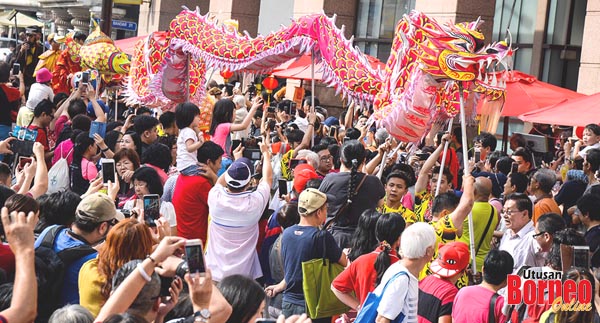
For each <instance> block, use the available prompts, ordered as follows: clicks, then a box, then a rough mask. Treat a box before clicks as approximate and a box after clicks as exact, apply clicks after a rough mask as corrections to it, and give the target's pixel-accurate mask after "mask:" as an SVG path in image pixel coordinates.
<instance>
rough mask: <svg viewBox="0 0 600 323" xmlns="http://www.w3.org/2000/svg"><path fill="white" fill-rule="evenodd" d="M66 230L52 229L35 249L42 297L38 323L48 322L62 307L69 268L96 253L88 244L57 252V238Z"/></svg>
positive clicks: (61, 228)
mask: <svg viewBox="0 0 600 323" xmlns="http://www.w3.org/2000/svg"><path fill="white" fill-rule="evenodd" d="M64 229H66V228H65V227H64V226H62V225H57V226H55V227H52V228H51V229H50V230H48V232H47V233H46V235H45V236H44V238H43V239H42V242H41V244H40V245H39V246H38V247H37V248H36V249H35V272H36V276H37V282H38V295H40V297H38V316H37V318H36V320H35V322H36V323H37V322H40V323H41V322H48V319H49V318H50V316H51V315H52V313H54V311H56V310H57V309H58V308H60V307H61V306H62V304H61V300H62V289H63V280H64V276H65V272H66V270H67V268H69V266H70V265H71V264H72V263H73V262H75V261H76V260H78V259H81V258H82V257H85V256H87V255H90V254H92V253H95V252H96V250H95V249H94V248H92V247H91V246H90V245H87V244H86V245H80V246H77V247H74V248H69V249H65V250H62V251H60V252H58V253H57V252H55V251H54V242H55V240H56V236H57V235H58V233H59V232H61V231H62V230H64Z"/></svg>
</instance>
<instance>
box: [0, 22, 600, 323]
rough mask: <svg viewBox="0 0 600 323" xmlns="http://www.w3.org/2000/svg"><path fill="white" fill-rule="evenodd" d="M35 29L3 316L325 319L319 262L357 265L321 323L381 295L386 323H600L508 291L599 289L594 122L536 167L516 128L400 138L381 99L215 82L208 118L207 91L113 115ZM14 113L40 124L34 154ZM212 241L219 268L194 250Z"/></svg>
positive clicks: (337, 283) (10, 172)
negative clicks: (506, 134) (155, 203)
mask: <svg viewBox="0 0 600 323" xmlns="http://www.w3.org/2000/svg"><path fill="white" fill-rule="evenodd" d="M84 36H85V35H84ZM27 37H28V38H27V39H28V43H25V44H29V45H27V46H22V47H21V48H20V49H18V50H17V52H18V54H17V58H16V60H19V59H21V58H22V57H23V56H25V60H24V61H22V62H23V64H22V65H23V66H22V67H21V70H20V71H19V73H18V74H17V75H12V76H11V70H12V69H11V65H10V64H8V63H5V62H1V63H0V83H1V84H0V102H2V105H1V106H2V107H4V108H3V109H0V111H2V112H0V125H1V126H0V140H1V141H0V154H2V161H3V162H2V163H0V193H1V194H0V197H1V199H2V200H1V201H0V202H1V203H2V206H3V207H2V213H1V218H2V227H1V230H0V237H1V238H2V242H3V243H2V244H1V245H0V283H1V285H0V321H1V322H11V323H13V322H32V321H35V322H211V323H217V322H231V323H253V322H255V321H256V320H257V319H261V318H264V319H268V318H271V317H272V318H277V322H283V321H284V320H285V322H308V321H310V320H311V318H309V317H308V316H309V315H308V314H306V313H307V297H308V296H307V294H306V286H305V283H306V282H305V280H306V278H305V276H306V275H305V274H306V273H305V272H304V271H305V270H306V269H304V263H306V262H307V261H310V260H313V259H320V258H323V259H326V260H328V262H329V263H331V264H339V265H340V266H342V267H344V269H343V271H341V273H340V274H339V275H337V276H336V277H335V278H334V279H333V280H332V281H331V282H329V281H327V282H325V283H323V282H321V283H322V284H327V285H325V286H321V287H325V289H327V290H329V289H330V290H331V292H332V294H333V295H335V297H336V298H337V299H338V300H339V301H340V302H342V303H343V304H345V305H346V306H347V307H348V310H347V311H345V312H344V313H338V314H340V315H339V316H337V315H336V316H335V317H331V316H325V317H312V321H314V322H332V320H336V321H337V322H352V321H353V320H354V319H355V317H356V316H357V315H358V318H359V319H360V318H361V313H362V312H361V311H362V310H363V306H365V305H372V304H371V303H370V302H371V299H372V297H376V298H378V299H379V300H380V301H379V303H378V304H377V305H376V318H374V321H375V322H452V321H454V322H489V323H491V322H507V321H509V320H510V322H543V323H547V322H581V323H584V322H585V323H589V322H600V317H599V316H598V308H597V307H596V306H595V304H592V310H591V311H583V312H571V311H561V310H558V311H553V310H552V309H551V307H550V303H551V302H550V303H549V304H546V305H544V304H540V305H537V306H532V305H525V304H519V305H516V306H514V305H508V304H506V302H505V298H504V296H503V295H504V291H505V287H506V285H507V277H508V275H509V274H518V273H519V270H520V269H521V268H522V267H523V266H530V267H539V268H542V270H544V271H547V272H559V271H560V272H564V273H565V275H564V276H563V277H564V278H565V279H574V280H576V281H580V280H588V281H589V282H590V283H591V285H592V286H594V288H595V289H594V295H599V294H600V292H599V291H598V287H596V286H598V285H597V284H596V279H597V278H596V276H594V272H593V271H592V269H593V268H598V267H600V254H599V253H598V250H599V249H600V185H599V183H600V182H599V180H600V126H598V125H596V124H590V125H588V126H587V127H585V130H584V132H583V136H582V138H581V139H578V138H576V137H573V135H572V134H571V133H569V131H570V130H568V129H558V130H557V131H556V132H550V133H549V134H548V138H549V140H555V141H556V147H557V149H556V150H555V155H554V156H551V158H550V159H551V160H552V161H551V162H549V163H545V162H544V163H538V162H537V159H536V157H537V156H536V155H535V154H534V153H533V152H532V151H531V150H530V149H529V147H528V146H527V142H526V141H523V140H519V138H517V137H515V138H514V140H511V148H512V150H513V151H512V153H511V155H508V154H506V153H503V152H501V151H499V150H497V147H496V146H497V139H496V137H495V136H494V135H492V134H490V133H485V132H482V133H480V134H478V135H476V136H474V138H470V140H468V141H467V142H468V145H469V149H468V151H469V153H468V156H465V155H463V150H462V145H463V140H462V132H461V130H460V127H456V128H455V129H454V130H453V131H452V132H451V133H444V132H438V131H435V130H432V131H431V132H430V133H429V134H428V135H427V136H426V137H425V138H424V139H423V141H422V142H420V143H418V144H417V143H405V142H399V141H397V140H396V139H395V138H393V137H391V136H390V135H389V134H388V133H387V131H386V130H385V129H383V128H378V127H376V126H375V125H372V124H369V123H368V120H369V118H370V116H371V113H373V111H372V110H370V109H368V108H366V109H359V108H358V107H355V106H354V105H351V106H350V107H349V108H348V109H347V110H346V111H343V112H342V114H341V116H340V117H339V118H338V117H336V116H333V115H329V113H328V111H327V109H324V108H322V107H320V103H319V100H318V99H317V98H314V97H310V96H308V97H306V98H305V99H304V101H302V102H301V104H298V107H297V108H296V103H294V102H292V101H290V100H287V99H284V98H279V97H276V98H272V97H269V95H268V94H260V93H259V94H257V95H255V96H254V97H253V98H251V96H252V95H253V94H255V93H253V92H252V91H250V90H248V91H246V92H243V91H242V90H241V89H240V88H239V87H228V86H224V87H223V86H222V87H220V88H219V87H218V86H212V85H211V88H210V89H209V91H208V93H210V95H211V97H212V98H213V99H214V109H213V113H212V122H211V124H210V126H209V127H208V128H207V129H202V127H201V124H200V122H201V118H200V110H199V108H198V107H197V106H196V105H194V104H193V103H183V104H179V105H177V107H176V108H175V109H174V111H169V112H162V111H160V109H149V108H146V107H136V109H135V110H134V112H133V113H130V114H128V115H127V116H122V117H119V118H117V120H114V119H113V118H108V117H107V115H108V113H107V112H108V109H107V103H106V102H104V101H103V100H102V99H101V98H100V97H99V94H98V92H100V91H99V89H96V88H93V87H92V86H90V85H87V84H84V83H82V84H79V86H77V88H74V89H70V88H69V85H68V82H66V83H64V82H62V81H60V79H61V77H63V76H65V77H66V78H68V75H69V74H72V73H73V72H74V71H75V70H70V69H66V68H65V66H66V65H64V60H65V59H66V58H68V57H63V58H60V57H61V56H62V55H63V54H60V55H58V57H55V58H56V59H55V60H52V59H50V60H48V59H47V60H46V61H45V62H44V64H45V67H41V68H39V69H36V68H30V66H31V65H30V64H32V61H31V60H29V58H27V57H29V56H34V57H35V55H38V54H40V55H41V52H40V53H38V49H35V50H34V48H37V46H38V45H39V46H42V44H40V43H39V41H38V40H36V38H35V31H30V30H28V33H27ZM78 37H79V38H81V37H80V35H78ZM79 38H78V39H79ZM84 38H85V37H84ZM29 40H31V42H29ZM48 41H49V45H50V46H51V49H49V50H51V51H53V53H59V52H60V47H59V46H55V45H54V43H56V44H58V43H59V42H60V41H61V39H60V37H58V36H52V37H48ZM63 53H64V52H63ZM50 56H51V55H50V54H47V55H45V56H43V57H46V58H48V57H50ZM69 59H70V58H69ZM49 62H50V63H49ZM61 62H62V63H61ZM53 64H54V65H53ZM60 64H63V65H60ZM34 65H35V64H34ZM67 65H68V64H67ZM59 66H62V67H59ZM57 70H60V71H61V72H59V73H55V72H56V71H57ZM65 71H68V74H67V75H64V73H65ZM34 73H35V75H34ZM59 74H60V75H59ZM61 75H62V76H61ZM15 79H16V81H15ZM10 81H15V83H18V84H15V86H13V85H11V84H10V83H9V82H10ZM57 82H58V83H57ZM213 85H214V84H213ZM9 107H10V108H9ZM111 115H114V113H111ZM92 122H96V123H98V122H99V123H103V124H105V125H106V134H105V136H101V135H98V134H94V135H90V131H91V124H92ZM15 125H16V126H18V127H21V128H23V129H28V130H32V131H35V133H36V134H37V136H36V137H35V143H32V149H31V151H32V154H30V155H31V156H28V155H27V154H25V153H23V152H22V151H21V150H19V151H17V150H16V148H15V147H17V146H18V145H17V144H19V143H20V142H22V141H26V140H23V138H21V137H20V135H19V134H15V132H16V130H15V129H17V128H15ZM21 128H19V129H21ZM561 132H562V133H561ZM11 134H12V135H11ZM554 138H556V139H554ZM553 143H554V142H553ZM445 149H447V153H444V150H445ZM444 156H446V157H445V158H444ZM111 160H112V161H114V166H115V167H114V174H111V173H107V171H106V169H103V167H104V166H103V165H105V162H106V161H111ZM465 160H467V163H464V161H465ZM466 165H468V167H467V168H466V169H465V166H466ZM111 172H112V171H111ZM49 174H52V175H53V176H49ZM105 176H108V177H109V178H114V180H106V178H104V177H105ZM64 179H68V181H66V183H68V184H66V187H64V188H62V189H56V188H57V185H58V184H57V183H59V182H63V181H64ZM149 196H157V197H158V198H159V199H160V207H159V208H158V209H159V211H158V214H159V217H157V218H153V217H152V216H150V215H149V213H150V212H149V208H148V205H146V198H147V197H149ZM146 213H148V214H146ZM469 214H471V215H472V216H471V217H469ZM469 218H472V223H471V225H469ZM196 239H199V240H200V241H201V245H202V246H203V250H204V252H203V253H204V255H203V259H204V260H203V261H204V262H205V267H206V268H205V270H204V271H203V272H198V271H194V270H189V266H190V265H191V264H189V263H188V262H187V261H186V254H185V253H184V249H185V246H186V244H187V243H188V242H189V241H191V240H194V241H196ZM561 245H571V246H584V247H587V248H589V251H590V253H589V256H590V257H589V258H590V264H589V266H585V264H584V266H582V267H578V266H576V267H568V268H564V266H563V261H562V260H564V259H561ZM472 251H474V253H475V254H474V255H472V254H471V252H472ZM472 258H474V259H475V261H474V263H473V264H471V259H472ZM329 284H330V285H329ZM546 297H548V296H547V295H546ZM365 308H366V306H365ZM362 322H364V321H362Z"/></svg>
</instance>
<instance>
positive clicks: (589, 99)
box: [519, 93, 600, 127]
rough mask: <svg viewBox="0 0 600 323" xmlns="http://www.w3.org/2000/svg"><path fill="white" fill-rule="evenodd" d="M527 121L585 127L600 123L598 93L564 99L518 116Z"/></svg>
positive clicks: (599, 96) (599, 94)
mask: <svg viewBox="0 0 600 323" xmlns="http://www.w3.org/2000/svg"><path fill="white" fill-rule="evenodd" d="M519 119H521V120H523V121H528V122H537V123H547V124H556V125H561V126H581V127H585V126H586V125H588V124H590V123H600V93H596V94H593V95H590V96H584V97H581V98H577V99H571V100H566V101H563V102H561V103H557V104H555V105H552V106H550V107H546V108H543V109H538V110H535V111H531V112H528V113H524V114H522V115H520V116H519Z"/></svg>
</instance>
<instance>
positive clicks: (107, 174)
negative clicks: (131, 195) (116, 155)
mask: <svg viewBox="0 0 600 323" xmlns="http://www.w3.org/2000/svg"><path fill="white" fill-rule="evenodd" d="M108 181H110V182H111V183H114V182H115V181H116V178H115V160H114V159H103V160H102V183H103V184H108Z"/></svg>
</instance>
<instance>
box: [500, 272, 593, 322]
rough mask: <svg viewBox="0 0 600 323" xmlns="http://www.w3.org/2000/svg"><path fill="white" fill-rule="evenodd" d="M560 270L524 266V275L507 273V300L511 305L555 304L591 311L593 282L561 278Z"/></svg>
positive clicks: (557, 309) (564, 308)
mask: <svg viewBox="0 0 600 323" xmlns="http://www.w3.org/2000/svg"><path fill="white" fill-rule="evenodd" d="M562 275H563V273H562V272H560V271H542V268H540V267H532V268H527V269H525V270H524V271H523V272H522V274H521V275H508V280H507V283H508V285H507V294H506V302H507V303H508V304H509V305H518V304H520V303H524V304H526V305H534V306H535V305H548V304H551V305H552V310H553V311H555V312H557V311H559V310H560V311H563V312H566V311H591V310H592V298H593V295H594V292H593V289H592V284H591V283H590V281H588V280H585V279H581V280H580V281H579V282H576V281H574V280H571V279H567V280H565V281H562Z"/></svg>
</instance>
